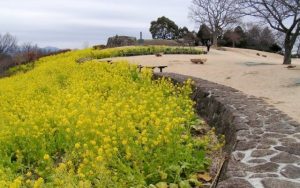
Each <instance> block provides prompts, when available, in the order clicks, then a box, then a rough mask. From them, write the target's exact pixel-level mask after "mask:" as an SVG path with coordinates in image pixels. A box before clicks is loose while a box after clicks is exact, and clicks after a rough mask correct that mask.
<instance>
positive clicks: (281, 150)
mask: <svg viewBox="0 0 300 188" xmlns="http://www.w3.org/2000/svg"><path fill="white" fill-rule="evenodd" d="M158 75H160V76H167V77H171V78H172V79H174V80H175V81H178V82H182V81H184V80H186V79H187V78H189V77H187V76H182V75H178V74H172V73H163V74H158ZM193 80H194V81H195V90H194V94H193V98H194V100H195V101H196V102H197V105H196V109H197V111H198V112H199V114H200V115H201V116H202V117H204V118H207V119H208V121H209V122H212V123H213V124H214V126H216V128H217V130H218V129H219V130H221V133H222V134H225V137H226V141H227V146H226V147H227V148H229V149H228V151H229V152H228V153H229V159H228V163H227V165H226V166H225V169H224V172H223V174H222V177H221V178H222V179H221V181H220V182H219V183H218V186H217V187H218V188H261V187H262V188H300V124H299V123H298V122H296V121H293V120H292V118H290V117H289V116H288V115H286V114H284V113H282V112H281V111H279V110H277V109H275V108H274V107H272V106H270V105H268V104H267V103H266V102H264V100H263V99H259V98H256V97H253V96H247V95H245V94H243V93H242V92H239V91H237V90H235V89H232V88H229V87H226V86H222V85H219V84H215V83H212V82H209V81H206V80H202V79H199V78H193ZM299 110H300V109H299Z"/></svg>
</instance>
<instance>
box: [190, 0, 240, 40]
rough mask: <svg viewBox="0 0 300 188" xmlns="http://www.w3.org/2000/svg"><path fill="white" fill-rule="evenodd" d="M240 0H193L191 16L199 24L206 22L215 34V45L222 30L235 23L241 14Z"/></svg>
mask: <svg viewBox="0 0 300 188" xmlns="http://www.w3.org/2000/svg"><path fill="white" fill-rule="evenodd" d="M237 3H238V0H193V1H192V6H191V7H190V17H191V18H192V19H193V20H194V21H195V22H196V23H199V24H205V25H207V26H208V27H209V29H210V32H211V33H212V34H213V38H214V40H213V42H214V45H217V38H218V37H219V36H220V34H221V32H222V30H224V29H225V28H226V27H228V26H230V25H232V24H235V23H236V22H237V21H238V19H239V18H240V15H239V14H237V13H238V7H237Z"/></svg>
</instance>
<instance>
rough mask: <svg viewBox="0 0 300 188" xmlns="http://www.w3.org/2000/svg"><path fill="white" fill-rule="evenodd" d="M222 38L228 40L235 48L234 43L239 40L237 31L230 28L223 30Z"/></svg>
mask: <svg viewBox="0 0 300 188" xmlns="http://www.w3.org/2000/svg"><path fill="white" fill-rule="evenodd" d="M224 38H225V39H228V40H230V42H231V43H232V47H233V48H235V47H236V44H237V43H239V42H240V40H241V36H240V35H239V33H237V32H235V31H231V30H228V31H226V32H225V34H224Z"/></svg>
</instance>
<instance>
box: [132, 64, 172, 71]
mask: <svg viewBox="0 0 300 188" xmlns="http://www.w3.org/2000/svg"><path fill="white" fill-rule="evenodd" d="M167 67H168V66H165V65H161V66H142V65H139V66H138V69H139V72H141V71H142V68H148V69H152V70H154V69H155V68H158V69H159V72H163V69H164V68H167Z"/></svg>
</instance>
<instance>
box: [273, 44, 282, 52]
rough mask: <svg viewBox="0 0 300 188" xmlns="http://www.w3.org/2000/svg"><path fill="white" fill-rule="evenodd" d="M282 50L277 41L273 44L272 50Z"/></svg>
mask: <svg viewBox="0 0 300 188" xmlns="http://www.w3.org/2000/svg"><path fill="white" fill-rule="evenodd" d="M281 50H282V48H281V47H280V46H279V45H278V44H276V43H274V44H272V46H271V47H270V51H271V52H274V53H277V52H280V51H281Z"/></svg>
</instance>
